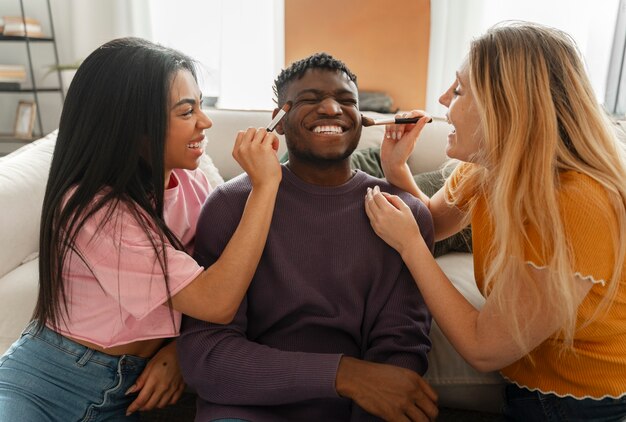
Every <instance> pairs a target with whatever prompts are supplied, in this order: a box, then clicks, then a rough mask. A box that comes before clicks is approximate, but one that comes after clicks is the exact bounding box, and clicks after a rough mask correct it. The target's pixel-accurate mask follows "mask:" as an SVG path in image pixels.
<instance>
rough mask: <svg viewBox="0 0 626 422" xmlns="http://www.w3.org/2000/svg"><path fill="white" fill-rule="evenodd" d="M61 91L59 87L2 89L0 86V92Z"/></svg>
mask: <svg viewBox="0 0 626 422" xmlns="http://www.w3.org/2000/svg"><path fill="white" fill-rule="evenodd" d="M35 91H37V92H61V88H37V89H36V90H35V89H33V88H20V89H3V88H0V92H13V93H16V94H19V93H33V92H35Z"/></svg>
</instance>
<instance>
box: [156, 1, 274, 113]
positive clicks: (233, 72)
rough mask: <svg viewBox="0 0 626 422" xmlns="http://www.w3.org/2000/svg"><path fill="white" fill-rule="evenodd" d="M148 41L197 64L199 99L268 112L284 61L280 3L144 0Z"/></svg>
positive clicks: (225, 106) (236, 107)
mask: <svg viewBox="0 0 626 422" xmlns="http://www.w3.org/2000/svg"><path fill="white" fill-rule="evenodd" d="M148 1H149V5H150V13H149V15H150V21H151V27H152V39H153V40H154V41H157V42H159V43H161V44H164V45H168V46H170V47H174V48H176V49H178V50H180V51H183V52H184V53H186V54H188V55H190V56H191V57H193V58H194V59H196V60H198V61H199V62H200V64H201V74H200V85H201V89H202V92H203V93H204V95H205V96H207V97H209V96H215V97H219V100H218V103H217V105H218V106H219V107H220V108H234V109H272V108H273V107H274V103H273V101H272V100H273V93H272V83H273V81H274V77H275V76H276V75H277V74H278V72H279V71H280V69H281V68H282V66H283V63H284V56H285V53H284V44H285V43H284V24H283V23H284V2H283V0H179V1H178V2H164V1H162V0H148Z"/></svg>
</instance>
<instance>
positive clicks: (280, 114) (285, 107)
mask: <svg viewBox="0 0 626 422" xmlns="http://www.w3.org/2000/svg"><path fill="white" fill-rule="evenodd" d="M290 108H291V101H287V102H286V103H285V105H283V108H281V109H280V111H279V112H278V113H276V116H275V117H274V118H273V119H272V121H271V122H270V124H269V125H267V128H266V129H267V131H268V132H271V131H273V130H274V129H275V128H276V125H277V124H278V123H280V121H281V120H282V118H283V117H285V114H287V112H288V111H289V109H290Z"/></svg>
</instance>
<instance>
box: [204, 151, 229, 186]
mask: <svg viewBox="0 0 626 422" xmlns="http://www.w3.org/2000/svg"><path fill="white" fill-rule="evenodd" d="M198 167H199V168H200V170H202V172H203V173H204V174H205V175H206V177H207V179H209V184H210V185H211V187H212V188H213V189H215V188H216V187H217V186H219V185H221V184H222V183H224V179H223V178H222V176H221V175H220V172H219V170H218V169H217V167H215V164H213V160H212V159H211V157H209V155H208V154H206V153H205V154H202V156H201V157H200V165H199V166H198Z"/></svg>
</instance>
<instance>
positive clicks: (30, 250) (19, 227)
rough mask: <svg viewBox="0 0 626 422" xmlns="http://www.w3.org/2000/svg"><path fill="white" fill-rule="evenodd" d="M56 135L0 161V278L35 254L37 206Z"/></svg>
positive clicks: (38, 214)
mask: <svg viewBox="0 0 626 422" xmlns="http://www.w3.org/2000/svg"><path fill="white" fill-rule="evenodd" d="M55 140H56V132H53V133H51V134H50V135H48V136H46V137H45V138H42V139H39V140H37V141H35V142H33V143H31V144H28V145H26V146H24V147H22V148H20V149H19V150H17V151H15V152H14V153H12V154H9V155H7V156H6V157H2V158H1V159H0V186H1V187H2V188H1V189H0V214H1V215H2V218H1V219H0V245H2V259H0V277H1V276H3V275H5V274H7V273H8V272H9V271H11V270H12V269H14V268H16V267H17V266H19V265H20V264H21V263H23V262H25V261H28V260H29V259H31V258H33V257H34V256H33V254H35V253H36V252H37V251H38V250H39V224H40V219H41V205H42V203H43V195H44V192H45V189H46V181H47V180H48V172H49V170H50V162H51V161H52V152H53V150H54V143H55Z"/></svg>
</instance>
